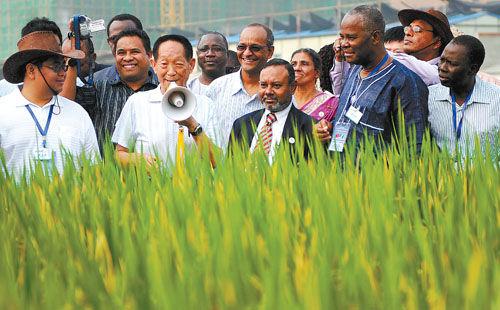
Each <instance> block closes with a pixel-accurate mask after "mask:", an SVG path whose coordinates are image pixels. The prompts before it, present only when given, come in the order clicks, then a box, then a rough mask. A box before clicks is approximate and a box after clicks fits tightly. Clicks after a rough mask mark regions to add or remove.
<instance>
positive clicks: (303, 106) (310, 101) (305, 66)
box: [291, 48, 338, 121]
mask: <svg viewBox="0 0 500 310" xmlns="http://www.w3.org/2000/svg"><path fill="white" fill-rule="evenodd" d="M291 64H292V66H293V69H294V70H295V82H296V83H297V89H296V90H295V94H294V97H295V105H296V107H297V108H298V109H299V110H301V111H302V112H304V113H306V114H308V115H310V116H311V117H313V118H314V119H316V120H318V121H319V120H322V119H325V120H327V121H332V120H333V118H334V117H335V113H336V112H337V108H338V97H336V96H334V95H333V94H331V93H330V92H328V91H321V90H319V89H317V88H316V83H317V80H318V78H319V76H320V74H321V58H320V57H319V55H318V53H316V52H315V51H314V50H312V49H310V48H301V49H298V50H296V51H295V52H293V54H292V60H291Z"/></svg>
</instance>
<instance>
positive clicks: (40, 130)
mask: <svg viewBox="0 0 500 310" xmlns="http://www.w3.org/2000/svg"><path fill="white" fill-rule="evenodd" d="M17 46H18V49H19V51H18V52H17V53H14V54H13V55H11V56H10V57H9V58H8V59H7V60H6V61H5V64H4V66H3V74H4V76H5V79H6V80H7V81H8V82H10V83H15V84H17V83H21V82H23V86H22V89H21V90H19V88H17V89H15V90H14V91H13V92H11V93H10V94H9V95H7V96H5V97H2V98H0V107H1V109H2V113H1V114H0V149H1V151H3V153H4V155H5V160H6V166H7V169H8V171H9V172H12V173H14V174H15V175H18V176H19V175H20V174H21V173H23V171H25V172H27V173H29V172H30V170H31V168H32V167H33V165H35V164H38V163H39V164H41V165H42V167H43V168H44V169H47V171H48V172H49V173H50V172H51V171H52V165H53V164H55V168H57V171H58V172H59V173H62V172H63V166H64V161H65V155H66V154H67V153H69V154H71V155H72V156H73V157H74V158H75V160H77V159H78V158H79V156H81V155H85V156H86V157H87V158H91V159H94V158H95V157H98V156H99V149H98V146H97V139H96V135H95V131H94V127H93V126H92V122H91V120H90V118H89V116H88V114H87V112H85V110H84V109H83V108H82V107H81V106H80V105H78V104H77V103H75V102H73V101H71V100H68V99H66V98H63V97H61V96H58V95H57V94H58V93H59V92H60V91H61V90H62V86H63V83H64V80H65V76H66V70H67V64H66V62H65V59H64V58H65V57H68V58H76V59H81V58H83V57H84V54H83V52H81V51H75V50H73V51H71V52H69V53H65V54H63V53H62V50H61V43H60V40H59V38H58V36H57V35H56V34H55V33H53V32H51V31H35V32H32V33H29V34H27V35H25V36H23V37H22V38H21V40H19V42H18V44H17Z"/></svg>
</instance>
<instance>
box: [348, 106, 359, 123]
mask: <svg viewBox="0 0 500 310" xmlns="http://www.w3.org/2000/svg"><path fill="white" fill-rule="evenodd" d="M345 116H347V118H349V119H350V120H351V121H353V122H354V124H357V123H359V121H360V120H361V117H363V113H361V111H360V110H358V109H356V108H355V107H354V106H352V105H351V106H350V107H349V110H347V113H346V114H345Z"/></svg>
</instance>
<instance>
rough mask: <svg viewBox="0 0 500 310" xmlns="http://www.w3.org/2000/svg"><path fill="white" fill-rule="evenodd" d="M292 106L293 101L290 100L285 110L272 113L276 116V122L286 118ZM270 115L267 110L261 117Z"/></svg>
mask: <svg viewBox="0 0 500 310" xmlns="http://www.w3.org/2000/svg"><path fill="white" fill-rule="evenodd" d="M292 105H295V102H294V100H293V99H292V102H290V104H289V105H288V107H286V108H285V109H283V110H281V111H279V112H274V115H276V121H279V120H280V119H283V118H285V119H286V118H287V116H288V112H290V109H291V108H292ZM269 113H271V111H269V110H268V109H265V110H264V115H263V116H262V117H267V115H268V114H269Z"/></svg>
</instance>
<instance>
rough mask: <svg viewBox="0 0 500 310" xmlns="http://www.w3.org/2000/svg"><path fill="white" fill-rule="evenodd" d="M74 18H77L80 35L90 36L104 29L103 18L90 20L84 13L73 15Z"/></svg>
mask: <svg viewBox="0 0 500 310" xmlns="http://www.w3.org/2000/svg"><path fill="white" fill-rule="evenodd" d="M75 19H77V20H78V24H79V26H80V27H79V30H80V36H82V37H90V35H91V34H92V33H94V32H97V31H102V30H104V29H106V27H105V26H104V19H98V20H91V19H90V18H88V17H87V16H86V15H75V16H74V20H75Z"/></svg>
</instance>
